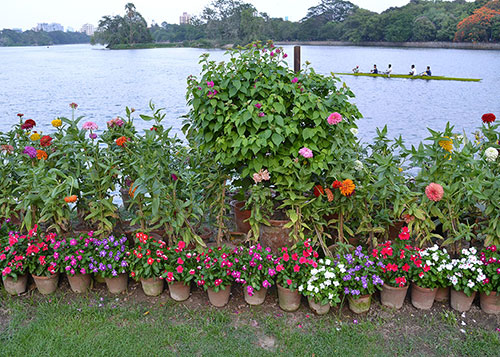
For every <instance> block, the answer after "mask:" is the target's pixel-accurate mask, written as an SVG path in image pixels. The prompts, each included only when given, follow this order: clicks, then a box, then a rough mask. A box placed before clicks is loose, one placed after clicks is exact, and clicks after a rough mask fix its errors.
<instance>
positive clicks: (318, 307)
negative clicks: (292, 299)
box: [307, 296, 330, 315]
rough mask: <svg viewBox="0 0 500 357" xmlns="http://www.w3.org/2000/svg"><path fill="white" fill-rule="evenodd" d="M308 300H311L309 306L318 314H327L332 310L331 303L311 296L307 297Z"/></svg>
mask: <svg viewBox="0 0 500 357" xmlns="http://www.w3.org/2000/svg"><path fill="white" fill-rule="evenodd" d="M307 302H309V308H310V309H311V310H312V311H314V313H316V314H317V315H326V314H328V312H329V311H330V304H321V303H318V302H316V300H315V299H314V298H313V297H311V296H308V297H307Z"/></svg>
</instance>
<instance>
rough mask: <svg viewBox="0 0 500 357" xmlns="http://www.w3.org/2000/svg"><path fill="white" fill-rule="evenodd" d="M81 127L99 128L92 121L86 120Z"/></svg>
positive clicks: (87, 128) (88, 128) (86, 128)
mask: <svg viewBox="0 0 500 357" xmlns="http://www.w3.org/2000/svg"><path fill="white" fill-rule="evenodd" d="M82 129H84V130H97V129H99V127H98V126H97V124H96V123H94V122H93V121H88V122H86V123H84V124H83V126H82Z"/></svg>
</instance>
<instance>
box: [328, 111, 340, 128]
mask: <svg viewBox="0 0 500 357" xmlns="http://www.w3.org/2000/svg"><path fill="white" fill-rule="evenodd" d="M327 121H328V124H330V125H337V124H338V123H340V122H341V121H342V115H340V114H339V113H337V112H335V113H332V114H330V115H329V116H328V119H327Z"/></svg>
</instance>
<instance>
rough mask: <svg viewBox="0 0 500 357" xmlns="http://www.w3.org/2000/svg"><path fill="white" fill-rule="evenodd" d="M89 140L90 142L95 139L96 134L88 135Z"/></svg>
mask: <svg viewBox="0 0 500 357" xmlns="http://www.w3.org/2000/svg"><path fill="white" fill-rule="evenodd" d="M89 138H91V139H92V140H94V139H97V134H96V133H90V134H89Z"/></svg>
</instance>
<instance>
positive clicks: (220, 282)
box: [214, 279, 222, 286]
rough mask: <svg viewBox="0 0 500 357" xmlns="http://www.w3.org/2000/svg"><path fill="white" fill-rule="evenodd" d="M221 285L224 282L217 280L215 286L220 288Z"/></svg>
mask: <svg viewBox="0 0 500 357" xmlns="http://www.w3.org/2000/svg"><path fill="white" fill-rule="evenodd" d="M220 284H222V280H221V279H215V281H214V285H215V286H219V285H220Z"/></svg>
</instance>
